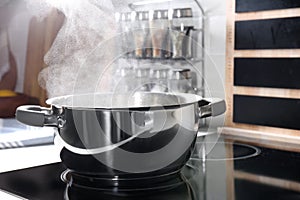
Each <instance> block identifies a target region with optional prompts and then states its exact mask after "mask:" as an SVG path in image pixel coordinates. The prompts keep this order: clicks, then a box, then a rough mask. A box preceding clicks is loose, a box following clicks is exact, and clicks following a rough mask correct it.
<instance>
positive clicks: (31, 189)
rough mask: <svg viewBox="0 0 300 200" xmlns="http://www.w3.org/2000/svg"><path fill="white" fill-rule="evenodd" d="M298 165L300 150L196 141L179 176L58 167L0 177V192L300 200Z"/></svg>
mask: <svg viewBox="0 0 300 200" xmlns="http://www.w3.org/2000/svg"><path fill="white" fill-rule="evenodd" d="M204 147H205V148H204ZM204 151H205V152H204ZM204 154H206V155H207V156H205V157H203V156H202V155H204ZM299 166H300V153H298V152H297V151H288V150H286V149H285V150H280V149H278V148H270V147H268V148H266V147H265V146H264V145H260V146H254V145H249V144H248V143H243V142H234V141H231V140H226V139H222V140H220V141H219V142H217V143H212V144H209V143H207V142H206V144H205V146H204V145H203V143H201V142H198V143H197V145H196V149H195V151H194V153H193V155H192V157H191V159H190V160H189V161H188V163H187V164H186V165H185V166H184V168H183V169H182V170H181V171H180V172H178V173H172V174H165V175H163V176H159V177H151V178H149V179H147V180H145V179H143V180H139V179H138V178H137V179H132V180H117V179H116V180H112V179H105V178H104V179H101V177H100V178H99V177H82V176H80V175H77V174H76V173H75V172H74V171H70V170H68V169H67V168H66V167H65V166H64V165H63V163H61V162H60V163H51V164H47V165H43V166H37V167H32V168H27V169H21V170H16V171H11V172H5V173H1V174H0V189H1V190H3V191H6V192H8V193H11V194H14V195H17V196H20V197H22V198H25V199H42V200H48V199H49V200H50V199H51V200H53V199H57V200H59V199H75V200H76V199H114V200H127V199H130V200H135V199H144V200H152V199H153V200H154V199H161V200H164V199H168V200H169V199H172V200H173V199H174V200H202V199H203V200H213V199H217V200H218V199H220V200H224V199H227V200H231V199H235V200H248V199H256V200H257V199H272V200H274V199H275V200H276V199H278V200H282V199H300V170H299Z"/></svg>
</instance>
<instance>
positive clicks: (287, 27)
mask: <svg viewBox="0 0 300 200" xmlns="http://www.w3.org/2000/svg"><path fill="white" fill-rule="evenodd" d="M295 48H300V17H292V18H279V19H268V20H249V21H237V22H235V49H295Z"/></svg>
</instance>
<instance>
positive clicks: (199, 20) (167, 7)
mask: <svg viewBox="0 0 300 200" xmlns="http://www.w3.org/2000/svg"><path fill="white" fill-rule="evenodd" d="M115 17H116V20H117V22H118V24H119V25H120V27H119V30H120V33H121V35H120V39H119V41H118V42H119V44H121V45H120V46H121V49H120V51H121V52H120V53H119V55H121V56H120V60H123V61H121V65H122V66H121V69H120V70H119V74H121V76H122V75H123V76H124V75H125V76H126V74H127V75H128V74H129V75H131V76H132V73H135V77H136V78H137V79H147V76H148V78H149V80H144V82H151V83H153V82H155V81H156V80H154V79H157V80H158V79H167V80H166V81H167V82H168V83H167V84H166V87H167V88H171V87H172V88H173V89H174V85H176V81H175V82H174V79H173V78H174V77H177V78H178V79H179V80H178V81H177V83H179V82H181V83H183V84H188V85H190V88H189V89H184V90H179V91H180V92H190V93H197V94H199V95H202V96H204V95H205V94H204V77H205V69H204V64H205V62H204V57H205V56H204V10H203V8H202V6H201V4H200V3H199V2H198V1H197V0H188V1H185V2H184V4H183V3H182V2H181V1H179V0H173V1H171V0H168V1H166V0H162V1H160V2H158V1H151V2H150V1H139V2H138V1H134V2H131V3H130V4H128V5H127V7H126V8H124V7H123V8H120V9H118V12H117V13H116V14H115ZM125 61H127V62H130V64H131V65H133V68H134V72H132V71H131V72H130V66H127V67H125V68H127V69H124V62H125ZM137 68H138V70H136V69H137ZM166 69H168V70H167V71H166ZM143 70H144V71H143ZM141 71H143V72H141ZM131 78H132V77H131ZM128 79H130V78H128ZM168 79H171V80H168ZM161 82H162V81H161ZM161 82H160V83H161ZM170 84H171V85H170ZM150 87H151V86H150ZM178 87H180V88H181V89H182V88H186V87H185V86H183V87H181V86H178ZM175 88H176V86H175ZM146 90H147V89H146ZM163 91H166V90H163Z"/></svg>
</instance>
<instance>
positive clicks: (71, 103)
mask: <svg viewBox="0 0 300 200" xmlns="http://www.w3.org/2000/svg"><path fill="white" fill-rule="evenodd" d="M130 95H132V94H130V93H124V94H114V93H85V94H76V95H65V96H59V97H54V98H50V99H48V100H47V101H46V103H47V104H48V105H51V106H54V107H56V108H68V109H76V110H132V111H147V110H163V109H176V108H180V107H185V106H189V105H192V104H195V103H199V102H201V100H203V98H202V97H201V96H199V95H196V94H188V93H160V92H156V93H154V92H136V93H134V94H133V96H130ZM130 97H131V98H130ZM147 97H151V98H168V100H171V102H169V103H163V104H158V103H156V102H152V103H149V102H148V103H144V102H142V101H143V98H147ZM105 98H106V99H105ZM120 98H121V99H122V98H127V99H125V100H124V99H122V102H121V105H120V101H114V99H120ZM100 99H105V100H104V101H99V100H100ZM126 100H127V101H126ZM156 100H157V99H156ZM161 100H162V99H161ZM164 100H166V99H164ZM81 101H83V102H81ZM203 101H204V100H203ZM205 102H206V101H205ZM122 103H123V104H122ZM205 104H206V103H205Z"/></svg>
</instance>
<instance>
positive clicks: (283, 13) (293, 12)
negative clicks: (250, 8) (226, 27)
mask: <svg viewBox="0 0 300 200" xmlns="http://www.w3.org/2000/svg"><path fill="white" fill-rule="evenodd" d="M299 2H300V1H299ZM297 16H298V17H300V8H292V9H284V10H270V11H260V12H248V13H238V14H235V20H236V21H245V20H260V19H274V18H287V17H297Z"/></svg>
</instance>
